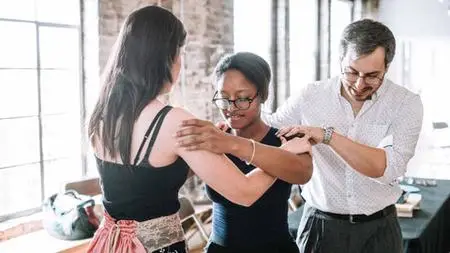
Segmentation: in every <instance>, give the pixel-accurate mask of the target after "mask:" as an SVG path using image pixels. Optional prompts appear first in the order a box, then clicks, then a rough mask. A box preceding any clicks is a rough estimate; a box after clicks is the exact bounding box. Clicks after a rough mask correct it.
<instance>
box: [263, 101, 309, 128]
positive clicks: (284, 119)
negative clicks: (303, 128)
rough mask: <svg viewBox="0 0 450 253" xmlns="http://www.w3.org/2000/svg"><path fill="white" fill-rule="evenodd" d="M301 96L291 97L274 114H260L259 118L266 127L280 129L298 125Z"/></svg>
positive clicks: (300, 120) (299, 121)
mask: <svg viewBox="0 0 450 253" xmlns="http://www.w3.org/2000/svg"><path fill="white" fill-rule="evenodd" d="M301 102H302V95H301V94H300V95H297V96H291V97H289V98H288V99H287V100H286V102H285V103H284V104H283V105H282V106H280V107H279V108H278V109H277V110H276V112H274V113H262V115H261V117H262V119H263V121H264V122H266V123H267V124H268V125H270V126H272V127H275V128H281V127H287V126H291V125H300V124H301V122H302V119H301Z"/></svg>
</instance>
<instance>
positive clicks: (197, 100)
mask: <svg viewBox="0 0 450 253" xmlns="http://www.w3.org/2000/svg"><path fill="white" fill-rule="evenodd" d="M172 10H173V12H174V13H175V14H176V15H177V16H178V17H180V19H181V20H182V21H183V23H184V25H185V27H186V30H187V32H188V39H187V45H186V47H185V51H186V54H185V57H184V73H182V75H181V77H180V81H179V84H178V85H177V86H176V87H175V92H174V94H173V97H172V101H173V102H174V103H177V104H179V105H183V106H185V107H186V108H187V109H189V110H190V111H191V112H192V113H194V114H195V115H196V116H197V117H200V118H203V119H209V120H213V121H217V120H219V119H220V118H219V114H218V110H217V109H216V108H215V107H214V106H213V105H212V103H211V98H212V96H213V93H214V86H213V84H212V76H211V74H212V72H213V70H214V67H215V65H216V63H217V61H218V60H219V59H220V57H221V56H223V55H224V54H225V53H231V52H233V46H234V43H233V1H232V0H224V1H221V0H213V1H210V0H174V1H173V9H172Z"/></svg>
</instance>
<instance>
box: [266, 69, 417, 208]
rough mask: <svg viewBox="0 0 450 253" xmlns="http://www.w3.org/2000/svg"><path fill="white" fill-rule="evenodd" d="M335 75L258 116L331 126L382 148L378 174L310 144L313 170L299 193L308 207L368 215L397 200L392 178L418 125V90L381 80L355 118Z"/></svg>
mask: <svg viewBox="0 0 450 253" xmlns="http://www.w3.org/2000/svg"><path fill="white" fill-rule="evenodd" d="M340 88H341V83H340V79H339V78H338V77H336V78H332V79H329V80H326V81H319V82H315V83H312V84H309V85H308V86H306V87H305V88H304V89H303V90H302V92H301V93H300V94H294V95H292V96H291V97H290V98H289V99H288V100H287V101H286V103H285V104H284V105H282V106H281V107H280V108H279V109H278V110H277V111H276V112H275V113H273V114H271V115H263V118H264V120H265V121H266V122H267V123H269V124H270V125H272V126H274V127H286V126H290V125H307V126H319V127H322V126H332V127H334V128H335V131H336V132H338V133H340V134H341V135H344V136H346V137H348V138H349V139H351V140H353V141H356V142H359V143H361V144H365V145H369V146H371V147H378V148H383V149H384V150H385V152H386V157H387V168H386V170H385V173H384V175H383V176H382V177H380V178H370V177H367V176H364V175H363V174H361V173H359V172H357V171H356V170H354V169H352V168H351V167H350V166H349V165H348V164H347V163H346V162H345V161H344V160H343V159H342V158H341V157H340V156H339V155H338V154H337V153H336V152H334V150H333V149H332V148H331V147H330V146H328V145H325V144H317V145H315V146H313V151H312V154H313V165H314V171H313V176H312V178H311V180H310V181H309V182H308V183H306V184H305V185H304V186H303V187H302V196H303V197H304V198H305V200H306V201H307V202H308V203H309V204H310V205H312V206H313V207H315V208H317V209H319V210H322V211H325V212H332V213H339V214H366V215H369V214H372V213H374V212H376V211H379V210H381V209H383V208H384V207H386V206H388V205H391V204H393V203H395V202H396V201H397V199H398V198H399V197H400V195H401V189H400V188H399V186H398V183H397V178H398V177H400V176H403V175H404V173H405V172H406V167H407V163H408V161H409V160H410V159H411V157H412V156H413V155H414V151H415V147H416V144H417V140H418V138H419V133H420V130H421V127H422V118H423V106H422V102H421V99H420V97H419V96H418V95H416V94H414V93H412V92H411V91H409V90H407V89H406V88H404V87H401V86H399V85H397V84H395V83H393V82H392V81H389V80H385V81H384V83H383V84H382V85H381V86H380V88H379V89H378V90H377V92H376V93H375V94H373V95H372V98H371V100H367V101H366V102H364V105H363V107H362V108H361V110H360V111H359V113H358V114H357V116H356V117H355V116H354V114H353V111H352V108H351V105H350V103H349V102H348V101H347V100H346V99H345V98H344V97H343V96H342V95H341V92H340Z"/></svg>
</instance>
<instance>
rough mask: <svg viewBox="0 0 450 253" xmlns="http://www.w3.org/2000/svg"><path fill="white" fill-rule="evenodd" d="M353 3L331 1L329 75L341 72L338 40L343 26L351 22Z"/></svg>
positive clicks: (341, 0) (340, 0)
mask: <svg viewBox="0 0 450 253" xmlns="http://www.w3.org/2000/svg"><path fill="white" fill-rule="evenodd" d="M352 9H353V3H352V2H351V1H348V0H333V1H331V22H330V36H331V37H330V53H331V55H330V75H331V76H332V77H333V76H336V75H339V74H340V73H341V68H340V61H339V41H340V39H341V34H342V32H343V31H344V29H345V27H346V26H347V25H348V24H350V23H351V22H352Z"/></svg>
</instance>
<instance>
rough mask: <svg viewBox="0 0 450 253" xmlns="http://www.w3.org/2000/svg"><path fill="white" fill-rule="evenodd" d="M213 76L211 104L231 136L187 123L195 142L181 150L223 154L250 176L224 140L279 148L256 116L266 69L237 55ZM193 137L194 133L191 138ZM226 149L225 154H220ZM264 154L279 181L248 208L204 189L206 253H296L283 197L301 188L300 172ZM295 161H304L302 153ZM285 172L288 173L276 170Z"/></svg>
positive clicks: (253, 59)
mask: <svg viewBox="0 0 450 253" xmlns="http://www.w3.org/2000/svg"><path fill="white" fill-rule="evenodd" d="M214 76H215V84H216V87H217V91H216V92H215V94H214V97H213V99H212V101H213V103H214V104H215V105H216V106H217V108H218V109H219V110H220V112H221V114H222V116H223V118H224V119H225V120H226V122H227V123H228V125H229V127H230V128H231V131H228V133H229V134H228V135H227V134H225V133H222V132H220V131H216V130H211V131H208V130H207V128H206V127H204V126H201V124H198V123H197V124H191V125H190V128H189V130H190V131H189V132H190V136H191V137H193V138H196V143H195V144H194V143H191V144H190V145H188V144H187V143H185V145H186V146H189V147H190V148H192V149H206V150H210V151H213V152H217V153H219V150H221V151H223V152H224V153H227V154H226V155H227V157H228V158H229V159H231V161H233V163H234V164H235V165H236V166H237V167H238V168H239V169H240V170H241V171H242V172H243V173H250V172H251V171H253V170H254V169H255V166H254V165H252V164H249V163H247V162H246V161H245V160H244V159H242V158H240V157H236V156H235V155H233V154H232V151H231V150H232V147H233V142H232V141H230V140H226V139H230V136H239V137H245V138H250V139H253V140H255V141H257V142H260V143H261V144H263V145H266V146H275V147H278V146H280V145H281V144H282V140H281V139H279V138H278V137H277V136H276V132H277V129H275V128H272V127H270V126H268V125H267V124H266V123H264V122H263V121H262V119H261V117H260V115H261V110H262V108H261V107H262V103H264V102H265V101H266V99H267V96H268V90H269V83H270V78H271V72H270V67H269V65H268V64H267V62H266V61H265V60H264V59H263V58H261V57H259V56H257V55H255V54H252V53H247V52H240V53H236V54H233V55H228V56H225V57H224V58H222V59H221V61H220V62H219V63H218V64H217V66H216V69H215V71H214ZM206 125H209V124H206ZM210 129H212V127H211V128H210ZM186 132H188V131H187V130H186ZM194 132H198V133H199V134H198V135H195V134H192V133H194ZM200 133H202V134H200ZM231 139H232V138H231ZM283 141H285V140H283ZM302 141H303V144H304V148H305V150H304V151H305V153H306V152H307V151H308V150H310V148H311V145H310V144H309V142H308V138H307V137H306V138H302ZM227 146H229V148H228V149H229V150H230V151H226V149H227V148H226V147H227ZM230 153H231V154H230ZM268 155H269V157H270V158H271V159H272V160H273V161H274V162H275V163H277V164H278V166H279V167H278V169H279V170H272V171H271V172H270V173H271V175H273V176H276V177H278V178H279V179H277V180H276V181H275V183H274V184H273V185H272V186H271V187H270V188H269V189H268V190H267V191H266V193H265V194H264V195H263V196H262V197H261V198H260V199H259V200H257V201H256V202H255V203H254V204H253V205H251V206H248V207H244V206H241V205H236V204H234V203H232V202H230V201H229V200H227V199H226V196H225V197H224V196H223V195H222V194H221V193H219V192H217V191H216V190H215V189H214V188H213V187H210V185H208V186H207V187H206V189H207V193H208V195H209V197H210V199H211V200H212V201H213V228H212V233H211V238H210V242H209V244H208V246H207V249H206V251H207V252H208V253H240V252H270V253H277V252H280V253H290V252H299V251H298V248H297V245H296V244H295V241H294V239H293V238H292V237H291V236H290V234H289V230H288V223H287V213H288V198H289V196H290V193H291V186H292V184H291V183H297V184H298V183H300V184H303V183H305V182H306V181H307V179H306V178H305V173H304V172H305V169H304V168H301V167H298V166H293V165H292V166H291V165H289V161H287V160H284V159H279V158H280V157H276V156H272V155H270V154H268ZM300 156H302V157H305V158H308V159H309V158H310V157H309V155H308V154H302V155H300ZM289 167H290V169H289V170H286V169H282V168H289ZM261 169H263V170H264V169H265V167H264V166H261ZM249 187H250V186H249Z"/></svg>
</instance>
